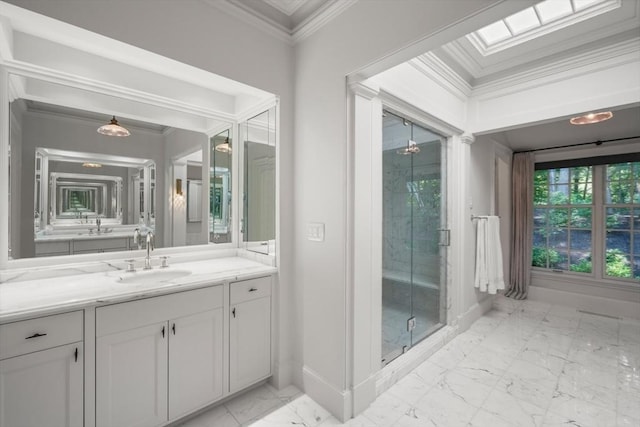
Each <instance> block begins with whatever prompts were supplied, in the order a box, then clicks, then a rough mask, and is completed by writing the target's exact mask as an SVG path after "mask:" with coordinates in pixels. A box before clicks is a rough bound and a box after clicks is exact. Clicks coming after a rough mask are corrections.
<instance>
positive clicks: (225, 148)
mask: <svg viewBox="0 0 640 427" xmlns="http://www.w3.org/2000/svg"><path fill="white" fill-rule="evenodd" d="M215 150H216V151H218V152H220V153H225V154H229V153H231V143H229V129H227V138H226V139H225V140H224V142H223V143H222V144H218V145H216V148H215Z"/></svg>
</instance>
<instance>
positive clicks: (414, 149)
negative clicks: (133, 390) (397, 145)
mask: <svg viewBox="0 0 640 427" xmlns="http://www.w3.org/2000/svg"><path fill="white" fill-rule="evenodd" d="M402 122H403V124H404V125H405V126H409V125H411V139H410V140H408V141H407V146H406V147H404V148H401V149H399V150H397V151H396V153H398V154H402V155H403V156H406V155H409V154H417V153H419V152H420V147H418V143H417V142H415V141H414V140H413V123H409V122H408V121H407V119H402Z"/></svg>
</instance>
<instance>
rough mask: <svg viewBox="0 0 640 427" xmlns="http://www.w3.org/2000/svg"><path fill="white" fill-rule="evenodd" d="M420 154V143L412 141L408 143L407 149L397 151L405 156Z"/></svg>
mask: <svg viewBox="0 0 640 427" xmlns="http://www.w3.org/2000/svg"><path fill="white" fill-rule="evenodd" d="M419 152H420V147H418V143H417V142H415V141H413V140H411V139H410V140H408V141H407V146H406V147H404V148H401V149H399V150H397V151H396V153H398V154H403V155H405V156H406V155H408V154H417V153H419Z"/></svg>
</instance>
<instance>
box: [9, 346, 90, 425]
mask: <svg viewBox="0 0 640 427" xmlns="http://www.w3.org/2000/svg"><path fill="white" fill-rule="evenodd" d="M82 355H83V346H82V343H74V344H67V345H64V346H61V347H56V348H52V349H48V350H42V351H38V352H35V353H29V354H26V355H23V356H17V357H12V358H10V359H5V360H2V361H0V426H2V427H15V426H50V427H57V426H60V427H63V426H82V424H83V407H82V404H83V370H84V363H83V360H82Z"/></svg>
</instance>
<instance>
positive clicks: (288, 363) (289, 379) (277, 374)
mask: <svg viewBox="0 0 640 427" xmlns="http://www.w3.org/2000/svg"><path fill="white" fill-rule="evenodd" d="M269 383H270V384H271V385H272V386H274V387H275V388H276V389H278V390H280V389H282V388H284V387H286V386H288V385H290V384H293V361H292V360H285V361H282V362H279V363H276V364H275V365H274V367H273V375H272V376H271V380H270V381H269Z"/></svg>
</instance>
